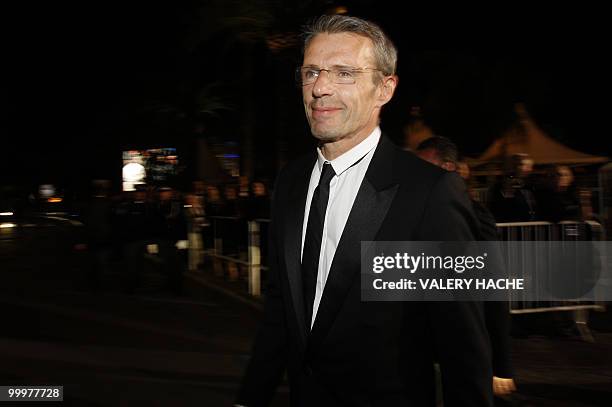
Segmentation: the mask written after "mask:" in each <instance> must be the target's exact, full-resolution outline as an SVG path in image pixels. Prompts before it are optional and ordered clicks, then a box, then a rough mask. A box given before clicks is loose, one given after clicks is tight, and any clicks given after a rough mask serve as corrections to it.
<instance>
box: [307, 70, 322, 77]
mask: <svg viewBox="0 0 612 407" xmlns="http://www.w3.org/2000/svg"><path fill="white" fill-rule="evenodd" d="M317 76H319V72H318V71H316V70H314V69H310V70H307V71H304V78H316V77H317Z"/></svg>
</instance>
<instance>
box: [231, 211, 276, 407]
mask: <svg viewBox="0 0 612 407" xmlns="http://www.w3.org/2000/svg"><path fill="white" fill-rule="evenodd" d="M275 200H276V199H275ZM276 227H277V222H276V221H275V219H274V216H273V217H272V223H271V224H270V234H269V246H268V247H269V266H270V270H269V273H268V281H267V286H266V287H267V289H266V293H265V295H266V299H265V307H264V317H263V321H262V324H261V326H260V328H259V331H258V334H257V336H256V339H255V342H254V345H253V349H252V352H251V360H250V361H249V364H248V366H247V369H246V372H245V375H244V378H243V380H242V384H241V387H240V391H239V393H238V397H237V399H236V404H238V405H244V406H248V407H259V406H267V405H268V404H270V401H271V400H272V397H273V396H274V392H275V390H276V388H277V386H278V384H279V382H280V380H281V378H282V375H283V373H284V371H285V368H286V364H287V328H286V320H285V309H284V305H283V299H282V294H281V281H280V272H281V271H280V267H279V264H278V254H277V238H278V236H277V232H276Z"/></svg>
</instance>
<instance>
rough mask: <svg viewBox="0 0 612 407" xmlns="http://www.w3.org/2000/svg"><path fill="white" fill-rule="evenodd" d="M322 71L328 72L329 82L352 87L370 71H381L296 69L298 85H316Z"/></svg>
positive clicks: (347, 68) (363, 69)
mask: <svg viewBox="0 0 612 407" xmlns="http://www.w3.org/2000/svg"><path fill="white" fill-rule="evenodd" d="M321 71H325V72H327V74H328V75H329V80H331V81H332V82H333V83H339V84H343V85H352V84H353V83H355V82H356V81H357V76H359V75H360V74H362V73H365V72H369V71H380V69H375V68H351V67H336V68H329V69H323V68H314V67H311V66H302V67H299V68H297V69H296V72H295V80H296V82H297V84H298V85H300V86H305V85H310V84H312V83H315V81H316V80H317V78H318V77H319V75H321Z"/></svg>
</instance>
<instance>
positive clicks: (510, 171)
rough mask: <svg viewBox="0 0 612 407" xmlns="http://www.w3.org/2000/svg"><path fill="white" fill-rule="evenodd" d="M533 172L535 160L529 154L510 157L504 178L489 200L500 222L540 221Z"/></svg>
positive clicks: (496, 186)
mask: <svg viewBox="0 0 612 407" xmlns="http://www.w3.org/2000/svg"><path fill="white" fill-rule="evenodd" d="M532 171H533V160H532V159H531V158H529V156H528V155H527V154H515V155H513V156H512V157H510V159H509V162H508V163H507V170H506V171H505V174H504V176H503V177H502V179H501V180H499V181H498V182H497V183H495V184H494V185H493V186H492V187H491V189H490V190H489V197H488V200H487V201H488V204H489V209H490V210H491V213H493V216H495V219H496V220H497V221H498V222H532V221H535V220H538V215H539V214H538V210H537V205H536V199H535V194H534V187H533V185H532V182H531V173H532Z"/></svg>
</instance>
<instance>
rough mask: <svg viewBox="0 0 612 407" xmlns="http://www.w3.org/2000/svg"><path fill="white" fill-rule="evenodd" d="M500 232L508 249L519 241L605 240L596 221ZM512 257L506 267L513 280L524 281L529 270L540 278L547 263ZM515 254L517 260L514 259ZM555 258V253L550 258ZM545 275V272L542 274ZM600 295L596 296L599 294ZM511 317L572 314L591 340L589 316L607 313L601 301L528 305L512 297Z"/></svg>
mask: <svg viewBox="0 0 612 407" xmlns="http://www.w3.org/2000/svg"><path fill="white" fill-rule="evenodd" d="M497 229H498V233H499V237H500V244H501V245H504V244H506V246H509V245H508V244H507V243H508V242H516V241H570V242H571V241H576V242H584V241H600V240H605V237H604V229H603V227H602V226H601V224H599V223H597V222H593V221H586V222H574V221H562V222H559V223H551V222H513V223H498V224H497ZM507 252H508V253H509V256H508V258H507V259H506V267H508V270H510V272H511V274H512V277H524V273H525V270H526V269H527V268H530V269H534V271H533V273H534V274H536V275H537V273H538V267H546V262H539V261H537V260H538V259H531V258H528V256H526V255H525V253H513V252H512V251H510V250H507ZM513 254H514V256H513ZM550 255H551V256H552V255H553V254H552V253H551V254H550ZM540 272H543V270H540ZM596 294H597V293H596ZM509 303H510V313H511V314H530V313H540V312H572V313H573V317H574V321H575V322H576V326H577V327H578V329H579V330H580V333H581V335H582V336H583V337H584V338H586V339H588V340H592V335H591V333H590V331H589V329H588V326H587V322H588V313H589V311H590V310H596V311H604V310H605V307H604V306H603V305H602V304H603V302H602V301H598V300H597V297H596V298H595V301H591V302H584V301H545V302H544V301H539V302H537V301H528V300H526V299H525V298H522V296H521V295H520V294H515V293H512V294H511V295H510V297H509Z"/></svg>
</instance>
